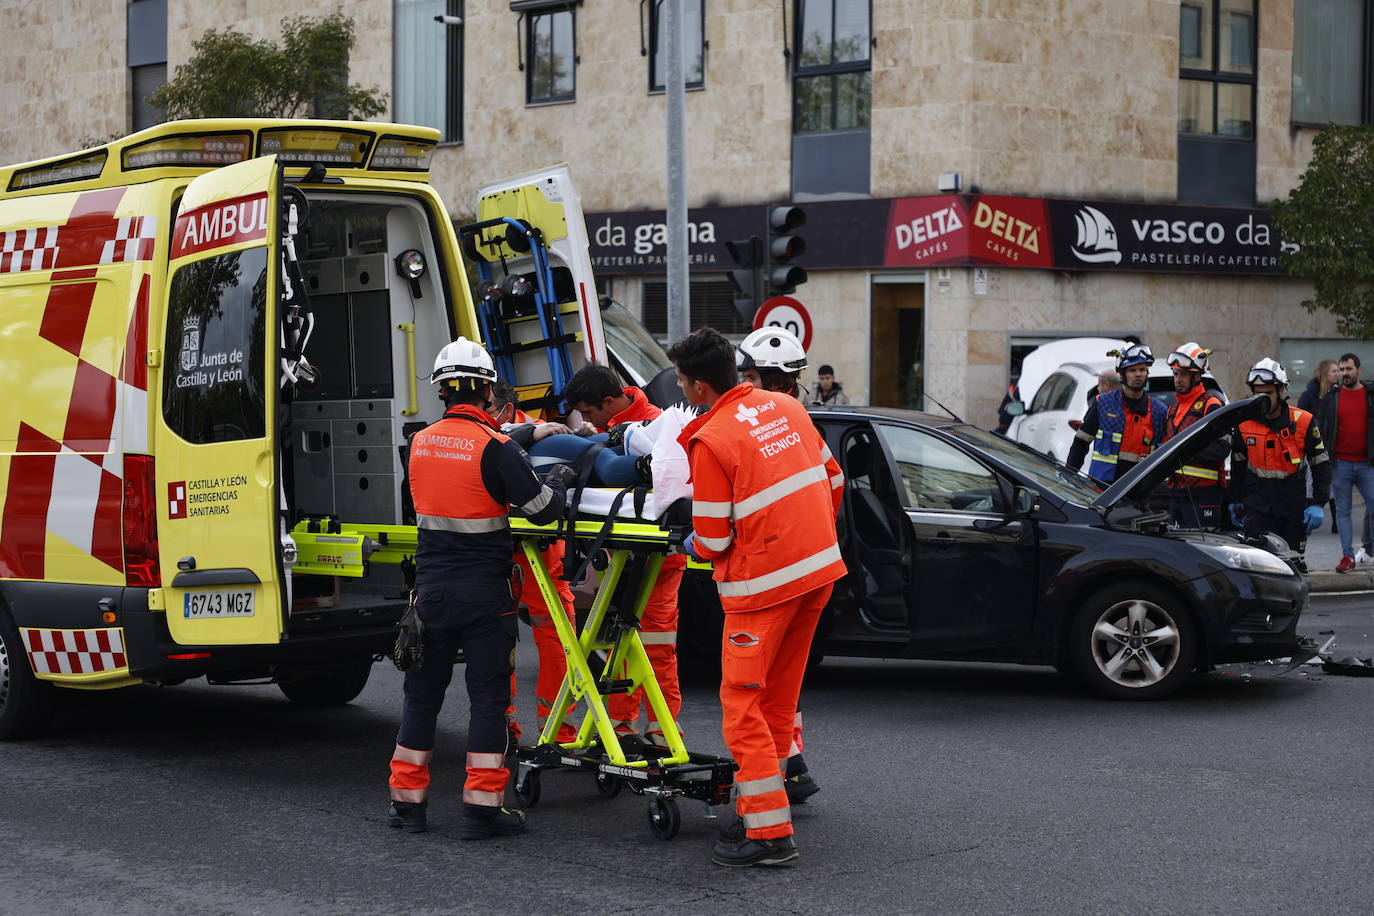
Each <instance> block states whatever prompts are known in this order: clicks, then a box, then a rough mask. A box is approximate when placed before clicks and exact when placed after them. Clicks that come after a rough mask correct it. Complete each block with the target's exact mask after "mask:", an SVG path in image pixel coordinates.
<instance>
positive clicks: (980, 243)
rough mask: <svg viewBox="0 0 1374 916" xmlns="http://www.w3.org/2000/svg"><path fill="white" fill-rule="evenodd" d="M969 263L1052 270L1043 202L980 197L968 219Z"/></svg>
mask: <svg viewBox="0 0 1374 916" xmlns="http://www.w3.org/2000/svg"><path fill="white" fill-rule="evenodd" d="M968 256H969V260H970V261H972V262H973V263H974V264H997V265H1005V266H1008V267H1052V266H1053V265H1054V246H1053V245H1052V244H1051V240H1050V221H1049V216H1048V214H1047V213H1046V212H1045V201H1044V200H1041V199H1040V198H1036V197H993V196H990V195H986V194H985V195H980V196H979V197H978V198H976V199H975V200H974V203H973V218H972V219H971V220H970V229H969V243H968Z"/></svg>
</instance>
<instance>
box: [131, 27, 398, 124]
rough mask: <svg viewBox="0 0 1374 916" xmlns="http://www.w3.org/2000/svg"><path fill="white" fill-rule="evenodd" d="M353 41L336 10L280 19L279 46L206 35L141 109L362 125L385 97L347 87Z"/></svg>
mask: <svg viewBox="0 0 1374 916" xmlns="http://www.w3.org/2000/svg"><path fill="white" fill-rule="evenodd" d="M353 42H354V29H353V20H352V19H351V18H349V17H347V16H345V15H343V13H342V12H339V11H337V10H336V11H335V12H334V13H332V14H330V15H328V16H320V17H310V16H288V17H286V18H284V19H282V21H281V44H280V45H278V44H277V43H276V42H273V41H271V40H268V39H256V40H255V39H254V38H252V37H251V36H249V35H247V34H245V33H243V32H240V31H239V30H237V29H235V28H234V27H233V26H225V27H224V28H223V29H209V30H208V31H206V32H205V33H204V34H202V35H201V36H200V37H199V38H198V39H196V40H195V41H194V42H193V43H192V47H193V48H194V49H195V53H193V54H192V55H191V58H190V60H188V61H187V62H186V63H184V64H182V65H181V66H179V67H177V68H176V73H175V75H174V76H173V78H172V79H171V80H170V81H168V82H167V83H166V84H164V85H162V86H159V87H158V88H157V89H156V90H154V91H153V93H152V94H151V95H149V96H148V102H149V103H150V104H152V105H154V106H156V107H158V108H160V109H162V110H163V111H164V112H166V115H167V117H168V119H178V118H236V117H252V118H302V117H304V118H310V117H319V118H340V119H361V118H369V117H372V116H373V115H378V114H381V113H382V112H384V111H386V107H387V100H386V94H385V93H383V92H382V91H381V90H379V89H365V88H363V87H362V86H359V85H356V84H351V83H349V82H348V56H349V52H350V50H351V49H352V47H353Z"/></svg>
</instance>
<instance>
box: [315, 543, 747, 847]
mask: <svg viewBox="0 0 1374 916" xmlns="http://www.w3.org/2000/svg"><path fill="white" fill-rule="evenodd" d="M510 526H511V534H512V536H513V537H514V538H515V540H516V542H517V544H518V547H519V549H520V550H522V551H523V552H524V555H525V558H526V560H528V561H529V567H530V570H531V572H532V573H533V574H534V578H535V582H536V583H537V584H538V586H539V591H540V594H541V595H542V596H543V598H544V604H545V606H546V607H547V608H549V617H550V618H551V619H552V620H553V625H554V630H555V632H556V633H557V634H558V641H559V644H560V645H561V646H562V647H563V652H564V655H565V656H566V658H567V665H568V671H567V674H566V675H565V676H564V678H563V683H562V684H561V685H560V687H559V691H558V696H557V698H556V700H555V702H554V704H553V706H552V707H551V710H552V713H551V714H550V716H549V718H548V721H547V722H546V723H545V725H544V728H543V730H542V731H541V733H540V734H539V736H538V740H537V743H536V744H534V745H532V746H526V745H521V746H519V747H517V748H516V751H515V757H516V773H515V780H514V790H515V795H516V797H517V798H519V799H520V801H521V802H522V803H523V804H524V805H525V806H526V807H534V806H535V805H536V804H538V802H539V796H540V774H541V773H542V772H543V771H545V770H573V771H583V772H590V773H592V774H594V775H595V778H596V788H597V791H598V793H600V794H601V795H603V796H607V797H613V796H616V795H618V794H619V793H620V790H621V789H622V788H624V787H625V786H629V787H630V789H631V791H633V792H635V793H636V794H640V795H644V796H646V797H647V798H648V800H649V826H650V829H651V830H652V831H653V833H654V835H655V836H657V837H659V838H660V839H664V840H668V839H672V838H673V837H674V836H676V835H677V832H678V829H679V828H680V826H681V822H682V818H681V813H680V812H679V810H678V806H677V800H678V799H679V798H688V799H692V800H694V801H700V802H703V803H705V804H706V806H707V809H708V816H714V815H711V814H710V813H709V812H710V809H711V808H712V807H714V806H716V805H725V804H728V803H729V801H730V794H731V791H732V790H733V788H734V780H735V777H734V774H735V770H736V769H738V766H737V765H736V763H735V762H734V761H733V760H731V759H730V758H728V757H715V756H710V755H706V754H694V753H692V752H691V751H689V750H688V749H687V747H686V744H685V743H684V742H683V739H682V734H681V733H680V732H679V731H678V729H677V723H676V722H675V720H674V718H673V715H672V713H671V712H670V711H669V710H668V703H667V700H666V699H665V698H664V696H663V690H662V688H661V687H660V686H659V683H658V678H657V676H656V675H655V673H654V669H653V664H652V663H651V662H650V661H649V655H648V653H647V652H646V651H645V649H644V643H643V641H642V640H641V639H640V635H639V633H640V627H639V621H640V619H641V618H642V617H643V614H644V608H645V606H646V605H647V604H648V602H649V598H650V595H651V594H652V592H653V588H654V584H655V582H656V581H657V579H658V574H659V571H660V570H661V569H662V568H663V561H664V559H665V557H666V556H667V555H668V552H669V551H670V550H672V549H673V548H674V547H675V546H677V545H680V544H681V542H682V537H683V536H684V535H685V534H686V530H685V529H674V528H664V527H661V526H660V525H658V524H656V523H651V522H643V521H627V520H623V519H612V520H610V522H609V524H608V523H607V521H606V520H602V519H579V520H577V521H575V522H563V523H561V524H558V523H554V524H549V525H536V524H533V523H532V522H530V521H529V520H527V519H523V518H518V517H514V516H512V517H511V520H510ZM292 537H293V539H294V540H295V542H296V546H297V560H296V562H295V564H294V566H293V571H294V572H297V573H303V574H313V575H334V576H347V577H358V576H362V575H364V572H365V570H366V566H367V564H369V563H383V564H399V563H402V562H404V561H406V560H408V559H410V558H412V557H413V556H414V554H415V549H416V546H417V534H416V529H415V528H414V526H410V525H357V524H350V523H340V522H337V521H334V520H307V521H303V522H301V523H300V524H298V525H297V526H296V527H295V528H294V529H293V531H292ZM564 538H570V539H571V540H574V541H577V542H579V543H581V544H583V545H584V546H585V545H591V544H595V543H597V542H600V546H601V547H603V548H605V549H606V550H607V552H608V553H609V560H608V561H607V562H606V564H605V566H604V569H601V571H600V573H601V574H600V577H599V578H600V583H599V585H598V586H597V590H596V597H595V598H594V599H593V601H592V607H591V610H590V611H589V614H588V617H587V620H586V623H585V624H584V625H583V627H582V629H581V632H579V631H578V628H577V625H576V621H575V620H571V619H569V617H568V614H567V611H566V610H565V609H564V607H563V602H562V601H561V600H560V599H559V596H558V589H557V586H556V585H555V583H554V579H553V575H552V574H551V573H550V572H549V569H548V565H547V564H546V563H545V562H544V558H543V557H544V551H543V549H542V548H543V547H545V546H547V545H549V544H551V543H553V542H555V541H557V540H562V539H564ZM566 561H567V562H572V561H573V558H572V557H567V558H566ZM690 565H692V566H695V567H698V568H709V566H708V565H707V564H704V563H700V562H698V561H695V560H694V561H691V562H690ZM599 652H605V653H606V661H605V665H604V667H603V668H602V671H601V673H600V675H598V674H596V673H594V672H593V670H592V658H593V656H595V655H596V654H597V653H599ZM617 674H620V675H622V676H620V677H617V676H616V675H617ZM640 688H642V689H643V690H644V698H645V701H646V702H647V704H648V706H649V709H650V710H651V711H652V712H653V716H654V719H655V720H656V721H657V722H658V723H659V725H660V727H661V728H662V729H663V737H664V741H665V743H666V745H667V746H666V747H659V746H657V745H651V744H647V743H643V742H635V743H634V744H633V745H632V746H631V747H629V748H627V747H626V745H625V744H624V743H622V742H621V740H620V737H619V736H618V735H617V734H616V732H615V723H614V721H613V720H612V719H611V715H610V711H609V709H608V707H607V704H606V698H607V697H608V696H610V695H612V694H615V693H633V692H634V691H635V690H637V689H640ZM579 705H581V706H582V707H583V712H582V716H581V721H580V722H578V723H577V726H576V728H577V734H576V737H575V738H574V739H573V740H572V741H570V742H559V741H558V740H557V738H558V732H559V729H560V728H561V727H562V725H563V722H564V720H565V719H566V718H567V717H568V716H570V715H572V712H571V711H572V710H575V709H576V708H577V707H578V706H579Z"/></svg>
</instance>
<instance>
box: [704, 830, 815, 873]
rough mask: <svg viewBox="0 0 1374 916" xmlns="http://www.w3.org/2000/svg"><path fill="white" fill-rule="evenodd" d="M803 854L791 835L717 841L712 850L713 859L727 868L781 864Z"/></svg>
mask: <svg viewBox="0 0 1374 916" xmlns="http://www.w3.org/2000/svg"><path fill="white" fill-rule="evenodd" d="M800 855H801V854H800V853H799V852H797V844H796V843H794V842H793V841H792V838H791V837H790V836H782V837H778V838H777V839H775V840H751V839H749V838H748V837H745V838H744V839H743V840H741V841H740V842H738V843H726V842H722V843H717V844H716V847H715V849H712V850H711V861H712V862H714V863H716V864H717V865H724V866H726V867H727V868H750V867H752V866H754V865H781V864H783V863H784V862H791V861H792V860H793V859H796V858H797V857H798V856H800Z"/></svg>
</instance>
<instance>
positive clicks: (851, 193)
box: [792, 0, 873, 201]
mask: <svg viewBox="0 0 1374 916" xmlns="http://www.w3.org/2000/svg"><path fill="white" fill-rule="evenodd" d="M793 8H794V10H795V19H796V32H795V41H794V48H793V51H792V60H793V62H794V63H793V68H792V199H793V200H798V201H806V200H837V199H841V198H846V197H865V196H867V195H868V185H869V167H870V164H871V158H872V157H871V152H870V146H871V142H870V137H869V112H870V109H871V108H872V63H871V61H870V58H869V51H870V48H871V47H872V45H873V42H872V32H871V26H870V23H871V22H872V16H871V10H870V7H869V0H796V3H795V5H794V7H793Z"/></svg>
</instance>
